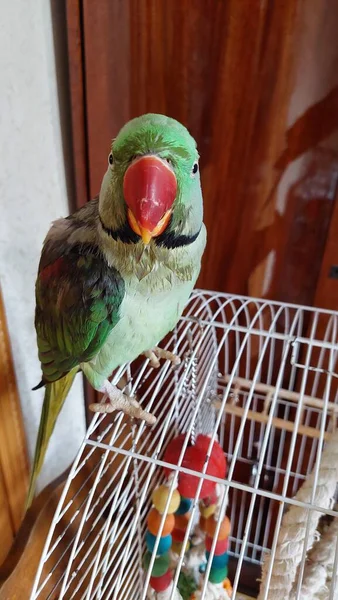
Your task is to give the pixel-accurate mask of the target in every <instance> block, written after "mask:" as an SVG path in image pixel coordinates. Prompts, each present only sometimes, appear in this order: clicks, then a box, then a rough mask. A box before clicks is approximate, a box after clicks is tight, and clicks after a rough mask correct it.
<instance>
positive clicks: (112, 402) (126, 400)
mask: <svg viewBox="0 0 338 600" xmlns="http://www.w3.org/2000/svg"><path fill="white" fill-rule="evenodd" d="M99 391H100V392H102V393H103V394H107V396H108V398H109V399H108V401H105V402H97V403H95V404H90V406H89V408H90V410H91V411H93V412H99V413H112V412H114V411H116V410H121V411H122V412H124V413H125V414H126V415H129V416H130V417H134V418H135V419H142V420H143V421H145V422H146V423H147V424H148V425H154V423H156V417H154V415H151V414H150V413H148V412H147V411H145V410H143V409H142V408H141V406H140V405H139V403H138V402H137V400H135V398H132V397H130V396H127V395H126V394H124V393H123V392H121V390H119V389H118V388H117V387H116V386H115V385H113V384H112V383H110V381H108V379H107V380H106V381H105V382H104V384H103V386H102V388H101V389H100V390H99Z"/></svg>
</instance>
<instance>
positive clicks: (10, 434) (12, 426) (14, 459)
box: [0, 289, 28, 563]
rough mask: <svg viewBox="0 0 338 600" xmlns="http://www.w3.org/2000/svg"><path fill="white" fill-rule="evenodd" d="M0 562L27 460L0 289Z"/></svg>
mask: <svg viewBox="0 0 338 600" xmlns="http://www.w3.org/2000/svg"><path fill="white" fill-rule="evenodd" d="M0 405H1V419H0V539H1V546H0V563H1V560H2V559H3V558H4V557H5V556H6V553H7V552H8V550H9V548H10V545H11V543H12V540H13V538H14V536H15V533H16V532H17V530H18V529H19V526H20V523H21V521H22V517H23V513H24V504H25V497H26V493H27V487H28V459H27V448H26V440H25V435H24V427H23V420H22V413H21V407H20V402H19V395H18V391H17V387H16V379H15V373H14V366H13V362H12V356H11V348H10V342H9V335H8V330H7V324H6V317H5V310H4V305H3V301H2V295H1V289H0Z"/></svg>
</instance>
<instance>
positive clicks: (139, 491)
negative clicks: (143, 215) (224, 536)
mask: <svg viewBox="0 0 338 600" xmlns="http://www.w3.org/2000/svg"><path fill="white" fill-rule="evenodd" d="M337 343H338V334H337V313H334V312H329V311H320V310H315V309H310V308H307V307H298V306H291V305H286V304H282V303H272V302H268V301H265V300H256V299H253V298H245V297H239V296H230V295H227V294H219V293H215V292H206V291H200V290H195V291H194V293H193V295H192V297H191V299H190V301H189V303H188V305H187V308H186V311H185V313H184V316H183V317H182V318H181V320H180V322H179V323H178V325H177V327H176V329H175V331H174V332H173V333H172V334H171V335H170V336H169V337H168V339H167V341H166V344H165V347H166V348H167V349H169V350H171V351H173V352H175V353H176V354H178V355H179V356H180V357H181V364H180V365H179V367H177V368H176V369H174V370H173V369H172V368H171V365H170V364H169V363H168V362H167V363H165V364H163V365H162V366H161V368H160V369H159V370H156V371H155V370H153V369H151V368H150V367H149V365H148V361H147V360H145V361H143V362H140V363H137V364H133V365H125V366H124V367H121V369H119V371H118V373H116V375H115V378H114V382H115V383H117V382H120V386H121V387H123V388H124V389H126V391H127V392H128V393H129V394H131V395H135V396H136V397H137V399H138V400H139V402H140V403H141V404H142V406H143V407H144V408H146V410H148V411H151V412H153V414H155V416H156V417H157V423H156V425H155V426H154V427H153V428H151V429H149V428H147V427H146V426H145V424H144V423H138V422H130V420H128V419H127V418H126V417H124V416H123V415H121V414H115V415H111V416H109V417H108V416H102V415H96V416H95V417H94V418H93V421H92V423H91V425H90V427H89V429H88V432H87V435H86V437H85V439H84V441H83V444H82V446H81V448H80V450H79V453H78V456H77V458H76V460H75V462H74V464H73V466H72V468H71V470H70V473H69V476H68V479H67V482H66V485H65V488H64V490H63V493H62V495H61V498H60V502H59V505H58V507H57V510H56V512H55V515H54V519H53V522H52V525H51V528H50V531H49V534H48V538H47V540H46V544H45V548H44V552H43V555H42V557H41V560H40V564H39V569H38V572H37V575H36V579H35V583H34V588H33V590H32V593H31V598H32V599H35V598H39V599H42V598H43V599H49V598H67V599H69V600H70V599H79V600H80V599H81V600H85V599H87V600H89V599H98V598H102V599H106V600H108V599H112V600H145V599H146V598H151V597H155V596H152V592H151V589H150V587H149V579H150V570H151V565H150V567H149V572H147V570H144V569H143V564H142V557H143V554H144V550H145V532H146V527H147V514H148V512H149V510H150V507H151V495H152V492H153V490H154V489H155V488H156V486H157V485H158V484H159V483H161V482H162V481H164V477H165V476H164V472H163V467H164V466H168V465H166V463H165V462H164V461H163V456H164V452H165V449H166V448H167V446H168V444H169V442H170V441H171V440H172V439H173V438H174V437H175V436H176V435H178V434H180V433H185V434H186V443H188V441H190V442H192V443H193V442H194V439H196V436H197V435H198V434H199V433H204V434H207V435H209V436H211V437H210V440H211V444H212V443H213V441H214V440H218V442H219V443H220V444H221V446H222V448H223V450H224V452H225V455H226V458H227V464H228V471H227V476H226V479H225V480H219V481H218V480H217V484H218V485H219V486H221V488H222V490H223V492H222V494H223V495H222V503H223V504H222V506H223V509H224V511H225V510H226V512H227V515H228V516H229V518H230V521H231V535H230V538H229V542H230V546H229V554H230V565H229V572H230V575H229V576H230V579H231V580H232V584H233V594H232V597H233V598H240V597H241V594H242V593H245V594H248V595H250V596H252V597H257V596H258V594H259V579H260V577H261V565H262V562H263V560H264V559H265V558H266V557H267V556H268V557H269V561H270V562H269V567H268V568H267V579H268V580H269V582H272V581H273V577H274V569H275V567H276V565H277V558H276V557H278V543H279V542H278V534H279V532H280V529H281V526H282V524H283V518H284V516H285V513H287V510H288V509H290V507H292V506H303V505H304V506H303V508H304V509H306V511H307V514H308V513H309V514H310V513H311V511H315V513H316V514H318V515H319V516H320V515H324V518H326V519H329V520H330V519H331V520H334V519H335V518H336V517H338V512H336V511H335V509H334V504H333V503H334V499H332V498H328V499H327V502H326V501H324V502H323V504H322V505H319V506H318V504H316V486H317V484H318V481H319V473H320V467H321V460H322V452H323V447H324V444H325V442H326V440H329V438H330V436H332V435H333V432H334V430H335V427H336V415H337V410H338V405H337V395H338V394H337V376H336V374H335V372H336V359H337ZM171 468H172V470H173V472H174V474H173V477H172V481H171V485H172V486H174V485H175V480H176V481H177V479H178V478H179V475H180V473H182V472H184V468H183V467H182V465H181V466H180V465H178V466H176V467H175V468H173V466H172V465H171ZM206 469H207V464H206V466H205V468H204V469H203V471H204V472H202V473H200V472H195V475H196V476H197V477H199V478H200V479H201V481H202V482H203V480H206V479H211V480H212V479H213V478H212V476H210V475H207V474H206ZM313 471H315V478H314V485H313V489H312V492H311V493H312V495H311V501H310V502H309V501H306V502H305V501H303V502H302V501H299V500H297V499H295V498H294V497H295V495H296V493H297V491H298V490H299V488H300V487H301V486H302V484H303V483H304V481H306V479H307V478H308V477H309V474H310V473H311V472H313ZM316 473H317V476H316ZM214 479H215V478H214ZM215 481H216V479H215ZM333 496H334V494H333ZM198 510H199V509H198V498H197V497H196V499H195V502H194V503H193V508H192V511H191V515H190V519H189V523H188V526H187V530H186V534H185V535H186V538H185V541H186V540H188V539H189V537H191V536H192V535H193V534H194V531H195V530H196V527H198V519H199V515H198ZM319 516H318V519H317V520H318V522H319ZM322 521H323V519H321V520H320V522H322ZM311 536H312V533H311V528H310V527H305V537H304V539H303V541H302V544H303V547H304V548H305V550H304V551H302V553H301V558H300V560H299V563H298V564H297V577H298V581H299V574H300V576H301V578H305V576H306V569H305V571H304V565H305V561H306V556H307V554H306V553H307V549H308V547H309V545H310V544H309V542H310V541H311V539H312V538H311ZM184 544H185V542H184V543H183V546H182V548H183V547H184ZM337 556H338V555H337V552H336V553H335V554H334V558H333V560H334V561H335V562H334V565H335V566H334V567H333V569H331V571H330V573H329V575H328V579H327V581H325V585H326V587H327V589H331V588H332V589H333V587H334V585H335V577H336V570H335V569H336V564H337V561H338V558H337ZM211 560H212V556H211V558H210V559H209V561H207V562H206V564H205V565H204V570H205V573H204V575H203V576H202V575H201V584H200V588H201V590H200V593H201V596H200V597H201V598H204V597H206V594H207V579H208V572H209V571H210V561H211ZM188 563H189V557H188V558H187V555H185V554H184V550H183V549H182V552H181V553H180V555H179V556H177V557H176V561H175V575H174V583H175V585H176V583H177V582H178V580H179V577H180V573H181V571H184V570H185V569H186V568H187V564H188ZM269 585H270V583H269ZM269 585H268V586H266V587H265V588H264V592H262V590H261V595H260V597H261V598H263V597H264V598H270V597H271V598H273V596H271V595H269V594H270V592H269ZM271 585H272V583H271ZM290 585H294V582H291V583H290ZM297 585H298V588H297V589H298V591H297V590H296V592H297V593H296V595H295V596H294V597H295V598H296V597H299V598H302V595H301V584H299V583H297ZM332 586H333V587H332ZM290 589H291V588H290ZM329 593H331V592H329ZM332 593H333V592H332ZM262 594H263V595H262ZM297 594H298V596H297ZM172 597H173V596H172ZM281 597H283V596H281ZM284 597H289V596H284ZM290 597H291V592H290ZM327 597H328V598H329V597H331V596H329V595H328V596H327ZM333 597H334V596H333V595H332V598H333ZM168 598H169V596H168ZM304 598H305V596H304ZM318 598H319V596H318Z"/></svg>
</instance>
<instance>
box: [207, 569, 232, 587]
mask: <svg viewBox="0 0 338 600" xmlns="http://www.w3.org/2000/svg"><path fill="white" fill-rule="evenodd" d="M227 576H228V567H223V568H222V569H210V573H209V581H211V583H222V581H224V579H226V578H227Z"/></svg>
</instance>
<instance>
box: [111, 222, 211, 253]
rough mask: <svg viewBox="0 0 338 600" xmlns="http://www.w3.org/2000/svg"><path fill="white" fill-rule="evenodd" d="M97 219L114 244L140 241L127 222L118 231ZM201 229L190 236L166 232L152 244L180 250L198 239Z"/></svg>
mask: <svg viewBox="0 0 338 600" xmlns="http://www.w3.org/2000/svg"><path fill="white" fill-rule="evenodd" d="M99 219H100V223H101V227H102V229H103V231H104V232H105V233H106V234H107V235H109V236H110V237H112V238H113V240H115V241H116V242H117V241H118V240H120V241H121V242H123V243H124V244H137V243H138V242H139V241H140V236H138V235H137V234H136V233H134V231H133V230H132V228H131V227H130V225H129V223H128V222H126V223H125V225H123V227H119V229H111V228H110V227H107V226H106V225H105V224H104V223H103V221H102V219H101V217H99ZM201 228H202V226H201V227H200V228H199V230H198V231H197V232H196V233H193V234H191V235H189V234H188V235H185V234H181V235H177V234H176V233H175V231H170V230H166V231H164V233H162V234H161V235H159V236H158V237H157V238H154V242H155V244H156V246H160V247H161V248H168V249H170V250H171V249H173V248H181V247H182V246H189V245H190V244H192V243H193V242H194V241H195V240H196V239H197V238H198V236H199V234H200V231H201Z"/></svg>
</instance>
